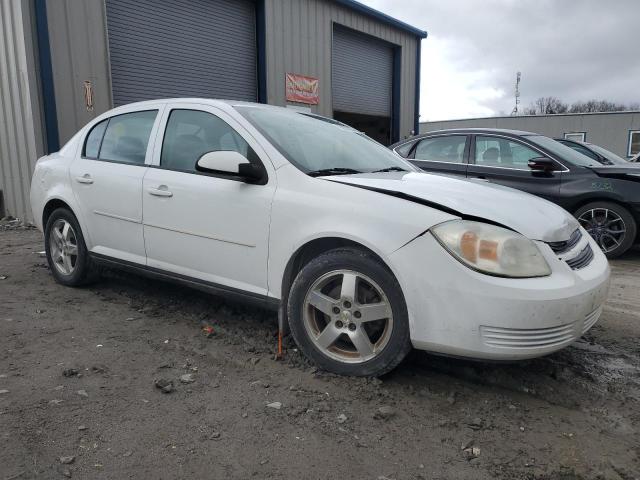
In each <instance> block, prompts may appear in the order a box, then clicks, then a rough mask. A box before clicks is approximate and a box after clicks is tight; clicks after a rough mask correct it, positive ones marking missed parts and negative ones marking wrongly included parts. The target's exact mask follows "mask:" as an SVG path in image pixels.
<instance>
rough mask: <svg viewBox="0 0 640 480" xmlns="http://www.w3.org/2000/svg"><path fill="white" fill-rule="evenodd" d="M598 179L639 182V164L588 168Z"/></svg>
mask: <svg viewBox="0 0 640 480" xmlns="http://www.w3.org/2000/svg"><path fill="white" fill-rule="evenodd" d="M589 168H590V169H591V170H592V171H594V172H595V173H596V174H597V175H598V176H600V177H606V178H624V179H626V180H635V181H640V164H638V163H631V164H629V165H611V166H604V165H603V166H601V167H600V166H597V167H589Z"/></svg>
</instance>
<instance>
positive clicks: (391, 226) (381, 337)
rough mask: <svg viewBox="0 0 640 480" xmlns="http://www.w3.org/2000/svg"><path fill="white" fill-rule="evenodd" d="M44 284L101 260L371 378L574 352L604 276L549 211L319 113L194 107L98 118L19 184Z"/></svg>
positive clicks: (320, 360) (171, 104) (144, 106)
mask: <svg viewBox="0 0 640 480" xmlns="http://www.w3.org/2000/svg"><path fill="white" fill-rule="evenodd" d="M31 203H32V207H33V213H34V218H35V219H36V222H37V224H38V226H39V227H40V229H42V230H43V231H44V234H45V247H46V252H47V258H48V261H49V265H50V267H51V271H52V273H53V276H54V277H55V279H56V280H57V281H58V282H60V283H62V284H64V285H70V286H76V285H81V284H83V283H85V282H87V281H88V280H89V279H90V278H91V277H92V273H93V272H94V271H95V267H96V266H97V265H98V264H107V265H111V266H117V267H125V268H130V269H133V270H135V271H137V272H141V273H145V274H149V275H154V276H157V277H160V278H163V279H171V280H175V281H179V282H183V283H186V284H188V285H192V286H195V287H199V288H205V289H207V290H211V291H213V292H217V293H219V294H222V295H225V296H234V297H239V298H241V299H245V300H246V299H249V300H252V301H256V302H259V303H261V304H263V305H269V306H273V307H275V308H278V307H279V308H280V312H281V316H280V317H281V327H282V329H284V328H285V327H290V329H291V332H292V334H293V337H294V338H295V340H296V342H297V344H298V345H299V347H300V349H301V350H302V351H303V352H304V353H305V354H306V355H307V356H308V357H309V358H311V359H312V360H313V361H314V362H315V363H316V364H317V365H318V366H320V367H321V368H323V369H326V370H329V371H332V372H336V373H339V374H348V375H380V374H383V373H385V372H387V371H389V370H391V369H392V368H394V367H395V366H396V365H398V364H399V363H400V362H401V361H402V359H403V358H404V357H405V356H406V355H407V353H408V352H409V351H410V350H411V348H412V347H415V348H418V349H424V350H429V351H432V352H437V353H441V354H447V355H456V356H463V357H472V358H477V359H505V360H514V359H524V358H531V357H535V356H539V355H544V354H548V353H550V352H553V351H555V350H558V349H560V348H562V347H565V346H567V345H569V344H570V343H572V342H573V341H575V340H576V339H577V338H579V337H580V336H581V335H582V334H583V333H584V332H586V331H587V330H588V329H589V328H590V327H591V326H592V325H593V324H594V323H595V322H596V321H597V320H598V317H599V316H600V313H601V312H602V304H603V303H604V301H605V299H606V296H607V290H608V284H609V266H608V263H607V260H606V258H605V257H604V255H603V254H602V252H601V251H600V249H599V248H598V246H597V245H596V244H595V243H594V241H593V240H592V239H591V237H590V236H589V235H588V234H587V233H586V232H585V231H584V230H583V229H582V228H581V227H580V226H579V225H578V223H577V222H576V220H575V219H574V218H573V217H572V216H571V215H570V214H569V213H567V212H566V211H564V210H563V209H561V208H560V207H558V206H556V205H554V204H552V203H549V202H547V201H545V200H542V199H540V198H537V197H534V196H532V195H528V194H525V193H521V192H518V191H515V190H511V189H508V188H504V187H499V186H494V185H488V184H486V183H480V182H477V183H474V182H472V181H466V180H458V179H453V178H448V177H444V176H436V175H430V174H426V173H421V172H419V171H418V170H417V169H416V168H415V167H413V166H412V165H410V164H409V163H407V162H405V161H404V160H403V159H401V158H399V157H398V156H396V155H395V154H393V153H392V152H390V151H388V150H387V149H386V148H384V147H383V146H381V145H379V144H377V143H375V142H374V141H372V140H370V139H369V138H367V137H366V136H364V135H362V134H360V133H358V132H357V131H355V130H353V129H351V128H349V127H347V126H345V125H343V124H340V123H338V122H335V121H333V120H330V119H326V118H323V117H318V116H315V115H311V114H305V113H301V112H296V111H292V110H287V109H284V108H278V107H270V106H265V105H257V104H249V103H241V102H223V101H214V100H204V99H175V100H159V101H149V102H142V103H137V104H132V105H127V106H124V107H120V108H116V109H114V110H111V111H109V112H107V113H105V114H103V115H102V116H100V117H98V118H96V119H95V120H94V121H92V122H91V123H90V124H88V125H87V126H86V127H84V128H83V129H82V130H81V131H80V132H79V133H78V134H77V135H75V136H74V137H73V138H72V139H71V140H70V141H69V142H68V143H67V144H66V145H65V146H64V147H63V148H62V149H61V150H60V152H58V153H55V154H51V155H48V156H46V157H43V158H41V159H40V160H39V161H38V163H37V166H36V169H35V173H34V176H33V183H32V188H31Z"/></svg>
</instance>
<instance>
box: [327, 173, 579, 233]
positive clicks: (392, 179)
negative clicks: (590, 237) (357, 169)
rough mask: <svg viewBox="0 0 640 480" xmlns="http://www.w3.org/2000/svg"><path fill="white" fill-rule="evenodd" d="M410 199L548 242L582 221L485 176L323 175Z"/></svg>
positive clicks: (337, 180)
mask: <svg viewBox="0 0 640 480" xmlns="http://www.w3.org/2000/svg"><path fill="white" fill-rule="evenodd" d="M322 178H324V179H325V180H331V181H333V182H339V183H343V184H347V185H352V186H354V187H360V188H365V189H369V190H373V191H376V192H379V193H383V194H388V195H393V196H396V197H400V198H405V199H406V200H409V201H414V202H418V203H423V204H425V205H428V206H431V207H433V208H438V209H440V210H444V211H446V212H448V213H452V214H453V215H456V216H460V217H463V218H469V219H477V220H480V221H482V220H485V221H489V222H491V223H497V224H499V225H503V226H505V227H508V228H510V229H512V230H515V231H516V232H519V233H521V234H522V235H524V236H526V237H528V238H530V239H532V240H540V241H543V242H560V241H565V240H567V239H568V238H569V237H570V236H571V234H572V233H573V232H574V231H575V229H576V228H578V222H577V221H576V220H575V219H574V218H573V217H572V216H571V215H570V214H569V213H568V212H567V211H566V210H564V209H562V208H560V207H559V206H557V205H555V204H553V203H551V202H548V201H546V200H543V199H542V198H539V197H536V196H534V195H530V194H528V193H524V192H520V191H518V190H514V189H512V188H507V187H503V186H500V185H494V184H490V183H487V182H482V181H474V180H462V179H457V178H452V177H447V176H443V175H433V174H429V173H419V172H392V173H364V174H356V175H334V176H330V177H322Z"/></svg>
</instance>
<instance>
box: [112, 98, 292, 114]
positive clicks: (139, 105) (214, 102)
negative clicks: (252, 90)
mask: <svg viewBox="0 0 640 480" xmlns="http://www.w3.org/2000/svg"><path fill="white" fill-rule="evenodd" d="M158 103H161V104H166V103H197V104H200V105H211V106H214V107H216V106H217V107H224V106H232V107H235V106H240V105H242V106H250V107H259V108H274V109H283V110H286V111H288V112H291V113H295V112H296V110H292V109H289V108H284V107H277V106H274V105H266V104H264V103H255V102H245V101H242V100H224V99H215V98H197V97H185V98H158V99H156V100H144V101H142V102H134V103H127V104H125V105H120V106H118V107H116V108H114V109H113V110H112V111H114V112H115V111H117V110H120V109H125V108H126V109H130V108H134V109H144V108H147V107H150V106H152V105H158Z"/></svg>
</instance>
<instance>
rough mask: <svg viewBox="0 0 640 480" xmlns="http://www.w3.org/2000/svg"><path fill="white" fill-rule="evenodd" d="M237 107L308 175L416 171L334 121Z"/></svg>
mask: <svg viewBox="0 0 640 480" xmlns="http://www.w3.org/2000/svg"><path fill="white" fill-rule="evenodd" d="M235 108H236V110H238V111H239V112H240V113H241V114H242V115H243V116H244V117H245V118H246V119H247V120H249V122H251V124H253V126H255V127H256V128H257V129H258V130H259V131H260V133H262V134H263V135H264V136H265V137H266V138H267V139H268V140H269V141H270V142H271V143H272V144H273V146H274V147H276V148H277V149H278V150H279V151H280V153H281V154H282V155H284V157H285V158H286V159H287V160H289V161H290V162H291V163H292V164H293V165H295V166H296V167H298V168H299V169H300V170H302V171H303V172H305V173H313V172H318V171H320V172H321V173H326V174H327V175H331V174H339V173H362V172H373V171H378V170H385V169H392V170H407V171H417V169H416V168H415V167H413V166H412V165H411V164H409V163H407V162H406V161H405V160H403V159H401V158H400V157H399V156H398V155H396V154H395V153H393V152H392V151H391V150H388V149H387V148H385V147H383V146H382V145H380V144H379V143H377V142H375V141H373V140H371V139H370V138H369V137H367V136H366V135H364V134H363V133H360V132H358V131H357V130H354V129H353V128H351V127H349V126H347V125H344V124H342V123H340V122H336V121H335V120H331V119H329V118H324V117H320V116H318V115H311V114H304V113H299V112H294V111H287V110H285V109H275V108H263V107H250V106H236V107H235ZM325 170H326V172H325ZM333 170H335V171H333Z"/></svg>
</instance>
